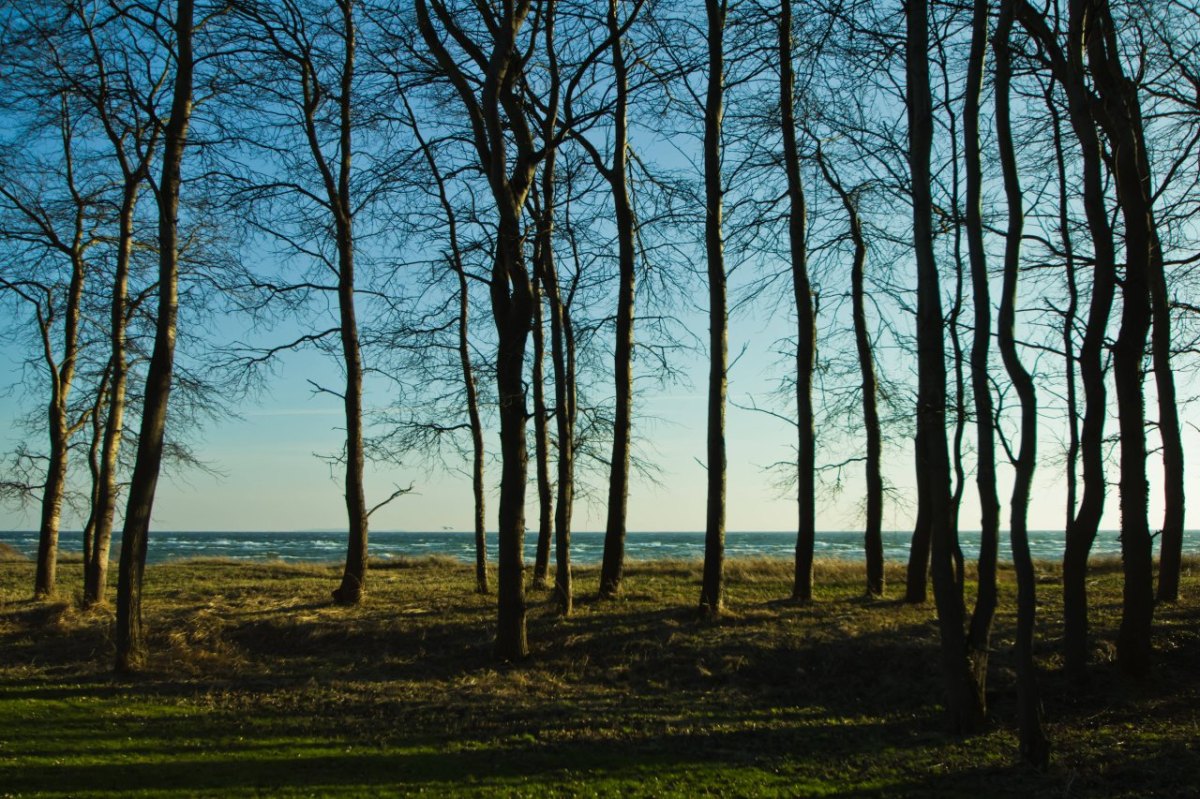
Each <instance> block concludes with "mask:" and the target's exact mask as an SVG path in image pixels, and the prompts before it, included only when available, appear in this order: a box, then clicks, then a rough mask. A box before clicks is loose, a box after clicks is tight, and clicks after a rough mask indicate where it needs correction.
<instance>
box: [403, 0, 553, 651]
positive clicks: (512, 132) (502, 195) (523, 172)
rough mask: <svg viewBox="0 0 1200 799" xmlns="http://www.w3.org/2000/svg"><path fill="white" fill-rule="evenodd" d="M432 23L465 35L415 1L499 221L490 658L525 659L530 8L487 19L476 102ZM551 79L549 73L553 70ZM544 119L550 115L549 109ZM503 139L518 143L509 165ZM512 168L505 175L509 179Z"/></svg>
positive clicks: (446, 16)
mask: <svg viewBox="0 0 1200 799" xmlns="http://www.w3.org/2000/svg"><path fill="white" fill-rule="evenodd" d="M430 6H432V7H433V9H434V12H435V13H436V15H437V18H438V22H439V23H440V25H441V26H442V27H443V28H445V29H446V30H448V31H449V32H450V35H451V36H452V37H454V38H457V39H458V40H460V41H464V40H466V37H467V34H466V33H465V32H464V31H463V30H462V29H460V28H458V26H457V25H456V24H455V21H454V18H453V16H452V15H451V13H450V11H449V10H448V9H447V8H446V7H445V6H444V5H443V4H442V3H441V2H440V0H430V2H429V3H428V4H427V3H426V0H417V2H416V14H417V24H418V27H419V28H420V32H421V37H422V38H423V39H424V40H425V43H426V45H427V46H428V47H429V49H430V51H431V52H432V54H433V55H434V57H435V58H436V59H437V62H438V64H439V66H440V67H441V68H442V71H443V72H444V74H445V75H446V76H447V78H448V79H449V80H450V82H451V83H452V84H453V86H454V89H455V91H456V92H457V93H458V95H459V97H460V99H461V100H462V102H463V105H464V107H465V108H466V110H467V111H468V115H469V116H470V117H471V120H472V134H473V139H474V145H475V150H476V153H477V154H478V156H479V160H480V166H481V167H482V168H483V170H484V171H485V173H486V175H487V179H488V184H489V187H490V188H491V192H492V197H493V199H494V200H495V203H496V212H497V216H498V218H499V219H498V224H497V234H496V250H495V261H494V262H493V265H492V279H491V283H490V293H491V301H492V316H493V318H494V319H495V323H496V332H497V337H498V346H497V350H496V385H497V394H498V400H499V404H500V457H501V462H502V466H501V471H500V512H499V532H498V536H497V538H498V544H499V588H498V590H497V615H498V618H497V625H496V628H497V629H496V656H497V657H498V658H501V659H505V660H511V659H516V658H523V657H525V656H526V655H527V654H528V653H529V647H528V643H527V640H526V634H525V584H524V553H523V551H522V548H523V544H524V539H525V478H526V473H527V471H528V456H527V453H526V444H525V385H524V380H523V379H522V378H523V372H524V363H525V345H526V341H527V339H528V337H529V331H530V328H531V327H532V319H533V290H532V286H531V281H530V276H529V272H528V270H527V269H526V266H525V261H524V255H523V252H522V236H521V212H522V210H523V208H524V206H525V200H526V198H527V197H528V193H529V188H530V185H531V184H532V181H533V177H534V173H535V170H536V168H537V162H538V160H539V159H540V158H541V157H542V154H541V153H539V152H538V150H537V148H535V146H534V142H533V136H532V131H531V130H530V128H529V126H528V124H527V120H526V118H525V116H524V110H523V107H522V105H521V101H520V100H519V99H518V97H517V95H516V93H515V91H516V87H518V86H521V85H522V81H521V80H520V79H519V78H520V70H521V69H522V68H523V64H524V62H523V60H522V59H521V57H520V54H519V53H518V51H517V41H516V39H517V34H518V33H519V32H520V29H521V27H522V25H523V24H524V21H525V18H526V16H527V15H528V13H529V10H530V3H529V0H522V1H521V2H518V3H516V4H506V5H505V6H504V8H503V9H502V10H499V11H496V12H494V13H493V12H492V11H491V10H490V9H484V8H482V7H481V9H480V11H481V13H484V14H486V15H488V17H489V18H488V20H487V22H488V25H487V26H486V29H487V34H488V35H489V36H490V37H491V38H492V47H491V55H490V57H489V58H488V59H487V66H486V72H485V74H484V76H483V83H482V85H481V86H479V97H478V98H477V97H476V96H475V87H474V84H473V83H472V82H471V81H469V80H468V79H467V78H466V76H465V75H464V74H463V70H462V68H461V67H460V66H459V65H458V64H457V63H456V62H455V61H454V59H453V58H452V57H451V55H450V53H449V52H448V51H447V50H446V47H445V46H444V45H443V44H442V42H441V41H440V40H439V39H438V35H437V32H436V31H435V29H434V27H433V24H432V20H431V19H430V17H429V7H430ZM543 22H544V24H545V36H546V46H547V51H548V52H550V53H551V54H553V35H554V34H553V31H554V14H553V9H552V8H551V9H550V11H549V13H548V14H547V16H546V18H545V19H544V20H543ZM551 71H552V72H555V71H556V70H553V69H552V70H551ZM550 111H551V112H550V113H549V114H548V115H547V116H553V115H555V114H557V103H556V101H555V102H553V103H551V107H550ZM506 137H511V138H512V140H513V142H514V143H515V144H516V152H515V153H514V154H513V156H512V158H511V159H510V158H509V155H508V153H507V142H508V139H507V138H506ZM510 167H511V172H510Z"/></svg>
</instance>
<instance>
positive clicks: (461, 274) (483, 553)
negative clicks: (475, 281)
mask: <svg viewBox="0 0 1200 799" xmlns="http://www.w3.org/2000/svg"><path fill="white" fill-rule="evenodd" d="M455 241H457V237H456V238H455ZM460 252H461V251H460V250H459V249H458V247H457V244H456V245H455V273H456V274H457V276H458V359H459V363H460V364H461V366H462V374H463V386H464V388H465V389H466V394H467V417H468V419H469V420H470V424H471V496H472V498H473V500H474V511H475V512H474V513H473V514H472V515H473V517H474V523H475V592H476V593H479V594H486V593H488V590H489V589H488V570H487V516H486V512H485V510H486V509H485V507H484V499H485V496H484V493H485V490H486V489H485V488H484V483H483V461H484V454H485V453H484V449H483V421H482V420H481V419H480V417H479V396H478V392H477V391H476V388H475V370H474V369H473V368H472V366H471V346H470V342H469V341H468V339H467V325H468V313H469V310H470V298H469V296H468V295H467V274H466V270H464V269H463V265H462V261H461V260H460V259H459V253H460Z"/></svg>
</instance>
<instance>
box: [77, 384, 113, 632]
mask: <svg viewBox="0 0 1200 799" xmlns="http://www.w3.org/2000/svg"><path fill="white" fill-rule="evenodd" d="M111 376H112V368H111V366H110V367H106V368H105V370H104V372H103V374H102V375H101V377H100V385H99V386H98V387H97V388H96V397H95V400H94V401H93V403H92V408H91V413H90V414H89V421H90V425H91V428H92V430H91V436H90V437H89V441H88V452H87V462H88V476H89V477H90V478H91V489H90V490H89V491H88V517H87V521H85V522H84V523H83V582H84V595H85V599H84V607H85V608H86V607H87V600H86V594H87V580H88V574H89V573H91V571H92V562H93V558H95V557H96V501H97V500H98V499H99V497H100V448H101V446H102V445H103V444H104V418H105V413H104V406H105V403H106V402H107V400H108V381H109V380H110V378H111ZM106 557H107V554H106Z"/></svg>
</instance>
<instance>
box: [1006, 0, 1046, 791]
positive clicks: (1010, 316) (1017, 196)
mask: <svg viewBox="0 0 1200 799" xmlns="http://www.w3.org/2000/svg"><path fill="white" fill-rule="evenodd" d="M1012 20H1013V11H1012V0H1001V5H1000V19H999V23H998V25H997V28H996V136H997V140H998V142H999V148H1000V163H1001V166H1002V169H1003V173H1004V192H1005V196H1006V198H1007V200H1008V232H1007V235H1006V236H1005V239H1004V240H1005V247H1004V284H1003V289H1002V293H1001V296H1000V318H999V324H998V331H997V332H998V338H999V344H1000V354H1001V357H1002V358H1003V360H1004V368H1005V370H1006V371H1007V372H1008V376H1009V379H1010V380H1012V383H1013V387H1014V388H1015V389H1016V391H1017V396H1018V397H1019V398H1020V401H1021V437H1020V445H1019V447H1018V450H1017V458H1016V463H1015V464H1014V466H1015V475H1014V479H1013V490H1012V505H1011V512H1010V537H1011V543H1012V556H1013V567H1014V569H1015V570H1016V573H1017V635H1016V661H1017V714H1018V717H1019V720H1020V721H1019V727H1020V741H1021V743H1020V748H1021V756H1022V757H1023V758H1024V759H1025V760H1026V762H1028V763H1030V764H1031V765H1033V766H1034V767H1035V768H1038V769H1044V768H1046V766H1047V765H1049V762H1050V744H1049V742H1048V741H1047V740H1046V735H1045V732H1044V731H1043V730H1042V702H1041V695H1040V693H1039V691H1038V685H1037V665H1036V663H1035V662H1034V658H1033V641H1034V632H1035V622H1036V614H1037V579H1036V574H1035V573H1034V568H1033V558H1032V557H1031V556H1030V554H1029V530H1028V518H1029V496H1030V491H1031V490H1032V487H1033V473H1034V470H1035V469H1036V468H1037V394H1036V392H1035V389H1034V384H1033V380H1032V378H1030V376H1029V373H1028V372H1027V371H1025V367H1024V366H1023V365H1022V364H1021V360H1020V357H1019V356H1018V354H1017V343H1016V336H1015V331H1014V328H1015V326H1016V305H1017V280H1018V274H1019V269H1020V255H1021V233H1022V230H1023V229H1024V225H1025V218H1024V210H1023V208H1022V197H1021V184H1020V179H1019V175H1018V174H1017V155H1016V151H1015V150H1014V148H1013V140H1012V126H1011V122H1010V120H1009V86H1010V76H1011V67H1010V51H1009V36H1010V34H1011V32H1012Z"/></svg>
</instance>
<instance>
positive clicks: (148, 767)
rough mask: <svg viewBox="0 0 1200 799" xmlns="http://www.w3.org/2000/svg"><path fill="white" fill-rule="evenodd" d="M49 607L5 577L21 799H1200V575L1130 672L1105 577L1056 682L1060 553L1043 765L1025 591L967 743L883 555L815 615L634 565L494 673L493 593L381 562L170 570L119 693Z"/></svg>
mask: <svg viewBox="0 0 1200 799" xmlns="http://www.w3.org/2000/svg"><path fill="white" fill-rule="evenodd" d="M80 570H81V569H80V564H79V563H78V562H77V561H76V562H65V563H63V564H62V565H61V568H60V571H59V580H60V596H61V599H60V600H59V601H57V602H33V601H32V600H30V599H29V594H30V587H31V586H32V583H33V566H32V564H31V563H29V562H27V561H24V562H22V561H16V560H11V559H10V560H6V561H4V562H0V797H8V796H22V797H25V796H46V797H50V796H56V797H65V796H80V797H82V796H103V797H115V796H170V797H197V796H222V797H224V796H234V797H242V796H265V795H271V796H393V795H409V794H417V793H426V794H430V795H434V796H480V797H483V796H488V797H491V796H664V795H678V796H696V795H715V796H853V797H867V796H946V797H950V796H971V797H973V798H975V799H977V798H978V797H985V796H1020V797H1040V796H1047V797H1067V796H1070V797H1085V796H1128V797H1145V796H1156V797H1160V796H1195V795H1197V791H1200V562H1198V561H1195V560H1192V561H1189V562H1188V563H1187V564H1186V565H1185V573H1186V576H1185V579H1184V583H1183V597H1184V598H1183V599H1182V600H1181V601H1180V602H1179V603H1178V604H1176V605H1171V606H1162V607H1160V608H1159V609H1158V613H1157V615H1156V623H1155V651H1156V664H1155V669H1154V672H1153V674H1152V676H1151V677H1149V678H1147V679H1144V680H1140V681H1130V680H1127V679H1123V678H1122V677H1120V675H1119V674H1118V673H1117V671H1116V667H1115V664H1114V662H1113V660H1114V659H1113V642H1114V640H1115V636H1116V629H1117V624H1118V621H1119V613H1120V598H1121V576H1120V568H1119V564H1118V563H1117V562H1115V561H1106V562H1102V563H1097V564H1095V568H1094V569H1093V573H1092V578H1091V581H1090V583H1089V589H1090V596H1091V602H1092V620H1093V624H1094V633H1095V634H1094V639H1093V640H1094V649H1093V659H1094V666H1093V669H1092V672H1091V679H1090V680H1089V682H1088V684H1086V685H1076V684H1072V683H1071V682H1069V681H1068V680H1067V679H1066V677H1065V676H1064V675H1063V674H1062V671H1061V669H1060V668H1059V666H1060V662H1059V658H1058V654H1057V651H1058V646H1059V637H1060V629H1061V625H1060V621H1059V619H1060V596H1059V590H1058V580H1059V574H1058V569H1057V567H1056V566H1054V565H1052V564H1039V585H1038V590H1039V600H1040V602H1041V606H1040V620H1039V623H1040V638H1039V644H1038V657H1039V664H1040V666H1041V668H1042V674H1041V685H1042V690H1043V692H1044V697H1045V715H1046V729H1047V732H1048V734H1049V737H1050V739H1051V743H1052V746H1053V763H1052V765H1051V767H1050V769H1049V771H1048V772H1046V773H1038V772H1035V771H1033V770H1031V769H1029V768H1026V767H1023V766H1021V765H1019V764H1018V757H1017V742H1016V738H1015V718H1014V717H1015V704H1014V698H1015V695H1014V690H1015V688H1014V674H1013V670H1012V658H1011V649H1012V637H1013V623H1014V618H1013V605H1014V597H1013V594H1014V585H1013V575H1012V571H1011V568H1005V569H1002V571H1001V609H1000V612H999V615H998V617H997V625H996V628H995V634H994V636H993V643H994V647H995V654H994V655H993V657H992V668H991V677H990V683H989V686H988V690H989V701H990V711H991V716H992V720H993V721H992V724H991V726H990V727H989V729H988V730H987V731H985V732H984V733H982V734H979V735H976V736H974V737H971V738H967V739H957V738H954V737H951V736H949V735H948V734H947V733H946V728H945V722H944V717H943V714H942V710H941V696H942V694H941V687H940V674H939V670H938V653H937V631H936V624H935V619H934V612H933V607H932V603H931V602H930V603H928V604H925V605H919V606H911V605H906V604H904V603H902V602H900V601H899V600H898V599H897V597H898V596H899V595H900V593H901V589H900V588H898V587H897V586H899V585H900V584H901V580H902V573H901V570H900V568H899V566H898V565H897V566H896V567H894V568H893V570H892V571H889V574H888V576H889V579H890V580H891V581H892V582H891V587H890V588H889V594H888V598H886V599H882V600H871V599H866V598H864V597H863V592H862V579H863V578H862V574H861V565H859V564H847V563H832V562H825V563H821V564H819V565H818V567H817V573H816V574H817V582H818V586H819V588H818V593H817V597H816V601H815V602H814V603H812V604H810V605H796V604H792V603H788V602H783V601H780V600H781V598H783V597H786V596H788V595H789V593H790V582H789V581H790V579H791V570H792V566H791V564H790V563H788V562H785V561H766V560H756V561H733V562H730V563H729V564H728V570H727V577H728V593H727V598H728V606H729V612H728V613H727V614H726V615H725V616H723V617H722V618H721V619H719V620H716V621H712V620H705V619H703V618H701V617H700V616H699V615H698V614H697V613H696V611H695V610H694V607H695V605H696V603H697V601H698V597H699V582H700V566H699V564H698V563H676V562H650V563H635V564H631V565H630V566H629V567H628V568H627V570H626V578H625V584H624V589H623V593H622V595H621V596H620V598H619V599H617V600H615V601H609V602H598V601H596V600H594V599H593V597H594V596H595V594H596V590H597V583H598V573H597V570H596V569H591V568H582V569H578V570H577V571H576V589H577V596H578V597H579V599H578V600H577V603H576V611H575V615H574V616H572V617H571V618H570V619H565V620H564V619H559V618H557V617H556V615H555V613H554V606H553V604H552V603H551V597H550V594H549V592H542V591H533V592H530V595H529V603H530V608H529V640H530V646H531V649H532V654H531V656H530V657H529V659H528V660H527V661H524V662H521V663H514V664H501V663H498V662H496V661H495V660H494V658H493V657H492V628H493V625H494V617H495V605H494V603H495V597H494V595H493V596H490V597H489V596H479V595H476V594H474V593H472V588H473V575H472V569H471V567H469V566H465V565H461V564H458V563H456V562H453V561H449V560H444V559H429V560H411V561H408V560H398V561H392V562H382V563H376V564H374V565H373V568H372V572H371V574H370V576H369V583H368V590H369V592H368V594H367V595H366V597H365V600H364V603H363V604H362V605H361V606H359V607H356V608H344V607H339V606H337V605H334V604H332V603H331V602H330V600H329V591H330V589H332V588H333V587H334V586H335V585H336V584H337V580H338V577H339V576H340V570H339V569H338V568H336V567H333V566H328V567H325V566H300V565H287V564H280V563H269V564H267V563H247V562H233V561H202V560H197V561H184V562H177V563H171V564H166V565H161V566H151V567H150V568H149V570H148V572H147V578H146V580H147V582H146V591H147V593H146V597H145V610H146V618H145V620H146V625H147V630H148V634H149V641H150V645H151V655H150V658H149V661H148V662H147V664H146V666H145V669H144V671H143V672H141V673H139V674H137V675H136V676H133V677H128V676H125V677H118V676H114V675H113V674H112V672H111V664H112V660H113V643H112V633H111V627H112V619H113V614H112V611H111V610H100V611H92V612H83V611H81V610H79V608H78V600H77V596H78V592H79V580H78V572H79V571H80Z"/></svg>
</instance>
